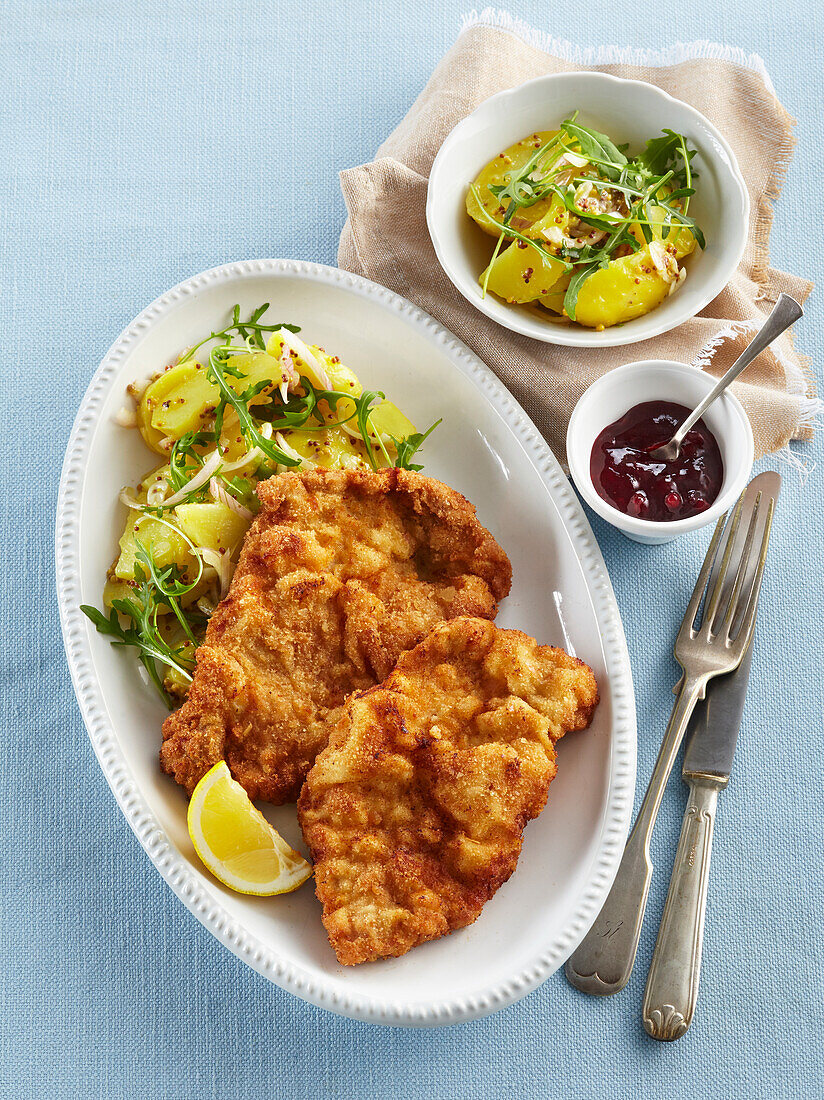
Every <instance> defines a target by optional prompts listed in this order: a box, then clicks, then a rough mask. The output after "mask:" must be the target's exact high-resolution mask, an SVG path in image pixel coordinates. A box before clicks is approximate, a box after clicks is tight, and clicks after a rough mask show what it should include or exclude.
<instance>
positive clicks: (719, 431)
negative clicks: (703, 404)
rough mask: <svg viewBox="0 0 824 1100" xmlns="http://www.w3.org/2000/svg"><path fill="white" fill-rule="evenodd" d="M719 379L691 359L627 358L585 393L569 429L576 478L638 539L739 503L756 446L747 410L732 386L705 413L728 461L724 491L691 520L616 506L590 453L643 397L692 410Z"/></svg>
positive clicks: (603, 511)
mask: <svg viewBox="0 0 824 1100" xmlns="http://www.w3.org/2000/svg"><path fill="white" fill-rule="evenodd" d="M715 382H716V379H715V378H713V377H712V376H711V375H709V374H706V373H705V372H704V371H702V370H698V369H697V368H696V367H689V366H687V364H686V363H674V362H672V361H670V360H667V359H646V360H643V361H642V362H638V363H625V364H624V366H622V367H616V369H615V370H612V371H610V372H609V373H608V374H605V375H603V376H602V377H601V378H599V379H598V381H597V382H593V383H592V385H591V386H590V387H589V389H587V390H585V391H584V393H583V394H582V396H581V398H580V400H579V401H578V404H577V405H576V406H575V409H574V410H573V413H572V417H571V418H570V421H569V428H568V429H567V458H568V461H569V471H570V473H571V474H572V480H573V481H574V482H575V485H576V487H577V489H578V491H579V493H580V494H581V496H582V497H583V498H584V500H585V501H586V502H587V504H588V505H589V506H590V508H592V510H593V511H594V512H597V513H598V515H599V516H601V518H602V519H605V520H606V521H607V522H608V523H611V524H612V525H613V527H617V528H618V530H619V531H621V532H623V534H625V535H627V536H628V537H629V538H631V539H634V540H635V541H636V542H645V543H650V544H656V543H662V542H671V541H672V540H673V539H675V538H678V536H679V535H684V534H686V533H687V532H688V531H696V530H697V529H698V528H699V527H705V526H706V525H707V524H708V523H714V522H715V521H716V520H717V519H718V517H719V516H720V515H721V514H722V512H726V511H727V509H728V508H729V507H730V506H731V505H732V504H734V503H735V500H736V498H737V497H738V496H739V494H740V493H741V492H742V490H743V489H744V486H745V485H746V484H747V481H748V480H749V476H750V471H751V469H752V463H753V456H754V453H755V447H754V443H753V435H752V428H751V427H750V422H749V419H748V417H747V414H746V413H745V412H744V409H743V407H742V405H741V402H740V401H739V400H738V398H737V397H734V396H733V395H732V394H731V393H730V391H729V390H727V391H726V392H725V393H724V394H722V396H721V397H719V398H718V400H717V401H715V402H713V404H712V405H710V407H709V409H707V411H706V413H705V414H704V416H703V417H702V419H703V421H704V423H705V424H706V425H707V427H708V428H709V430H710V431H711V432H712V434H713V435H714V436H715V438H716V440H717V441H718V446H719V449H720V451H721V459H722V461H723V463H724V479H723V481H722V482H721V491H720V492H719V494H718V496H717V497H716V499H715V500H714V501H713V503H712V504H711V505H710V507H709V508H707V509H706V511H704V512H699V513H698V515H695V516H690V517H689V519H675V520H672V521H671V522H659V521H656V520H649V519H637V518H636V517H634V516H628V515H625V513H624V512H620V511H619V510H618V509H617V508H613V506H612V505H611V504H609V503H608V502H607V501H606V500H604V498H603V497H602V496H600V495H599V494H598V492H596V489H595V486H594V485H593V483H592V477H591V476H590V457H591V455H592V445H593V443H594V442H595V439H596V437H597V436H598V435H599V434H600V433H601V432H602V431H603V430H604V428H606V427H607V425H608V424H613V423H614V422H615V421H616V420H619V419H620V418H621V417H622V416H623V415H624V413H626V412H628V411H629V410H630V409H631V408H634V406H635V405H639V404H641V402H642V401H675V402H677V403H678V404H679V405H685V406H686V407H687V408H688V409H694V408H695V406H696V405H697V404H698V402H699V401H701V399H702V398H704V397H706V395H707V394H708V393H709V391H710V390H711V389H712V387H713V386H714V385H715Z"/></svg>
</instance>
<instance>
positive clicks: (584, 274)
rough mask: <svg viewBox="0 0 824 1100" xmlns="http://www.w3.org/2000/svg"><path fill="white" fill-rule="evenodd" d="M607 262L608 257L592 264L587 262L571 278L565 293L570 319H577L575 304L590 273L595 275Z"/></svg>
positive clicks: (565, 306)
mask: <svg viewBox="0 0 824 1100" xmlns="http://www.w3.org/2000/svg"><path fill="white" fill-rule="evenodd" d="M607 263H608V261H607V260H606V259H602V260H596V261H595V262H593V263H590V264H586V265H585V266H584V267H579V268H578V270H577V271H576V272H575V274H574V275H573V276H572V278H571V279H570V281H569V286H568V287H567V289H566V293H565V294H564V309H565V310H566V315H567V317H569V319H570V321H574V320H575V305H576V303H577V301H578V294H579V292H580V290H581V287H582V286H583V285H584V283H585V282H586V281H587V279H588V278H589V277H590V275H594V274H595V272H596V271H598V270H599V269H600V268H602V267H606V266H607Z"/></svg>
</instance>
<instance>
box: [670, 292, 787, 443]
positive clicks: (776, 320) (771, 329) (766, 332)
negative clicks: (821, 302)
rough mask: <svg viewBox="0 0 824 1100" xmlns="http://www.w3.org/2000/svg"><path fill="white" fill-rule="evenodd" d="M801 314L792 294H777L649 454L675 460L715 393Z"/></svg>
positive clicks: (717, 395)
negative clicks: (744, 341) (720, 371)
mask: <svg viewBox="0 0 824 1100" xmlns="http://www.w3.org/2000/svg"><path fill="white" fill-rule="evenodd" d="M803 314H804V310H803V309H802V308H801V306H800V305H799V304H798V302H797V301H796V300H795V298H791V297H790V296H789V294H781V295H779V298H778V301H777V302H776V303H775V305H774V306H773V309H772V313H771V314H770V315H769V317H768V318H767V320H766V321H765V322H764V324H763V325H762V326H761V328H760V329H759V330H758V332H757V333H756V334H755V336H753V338H752V340H751V341H750V342H749V344H748V345H747V346H746V347H745V348H744V350H743V351H742V352H741V354H740V355H739V356H738V358H737V359H736V360H735V362H734V363H733V365H732V366H731V367H730V369H729V370H728V371H727V373H726V374H725V375H724V376H723V378H720V379H719V380H718V382H716V384H715V385H714V386H713V388H712V389H711V390H710V392H709V393H708V394H707V396H706V397H705V398H704V400H703V401H702V402H701V404H700V405H698V406H697V408H696V409H694V410H693V412H691V413H690V415H689V416H688V417H687V419H686V420H685V421H684V423H683V424H682V425H681V427H680V428H679V429H678V431H677V432H676V433H675V435H674V436H673V437H672V439H670V441H669V442H668V443H661V444H660V445H659V446H658V447H653V449H652V450H651V451H650V452H649V455H650V458H656V459H658V460H659V461H660V462H674V461H675V460H676V459H677V458H678V455H679V454H680V452H681V444H682V443H683V441H684V436H685V435H686V434H687V432H688V431H689V430H690V428H691V427H692V426H693V424H695V422H696V421H697V420H700V418H701V417H702V416H703V415H704V413H705V412H706V411H707V409H708V408H709V407H710V405H711V404H712V403H713V401H715V399H716V397H720V396H721V394H722V393H723V392H724V390H725V389H726V388H727V386H729V384H730V382H734V381H735V379H736V378H737V377H738V375H739V374H740V373H741V371H742V370H744V368H745V367H748V366H749V365H750V363H751V362H752V361H753V359H755V357H756V356H757V355H760V354H761V352H762V351H764V349H765V348H767V347H769V345H770V344H771V343H772V342H773V340H775V339H776V338H777V337H779V336H780V335H781V333H782V332H783V331H784V330H785V329H788V328H789V327H790V325H792V324H795V322H796V321H797V320H798V318H799V317H801V316H803Z"/></svg>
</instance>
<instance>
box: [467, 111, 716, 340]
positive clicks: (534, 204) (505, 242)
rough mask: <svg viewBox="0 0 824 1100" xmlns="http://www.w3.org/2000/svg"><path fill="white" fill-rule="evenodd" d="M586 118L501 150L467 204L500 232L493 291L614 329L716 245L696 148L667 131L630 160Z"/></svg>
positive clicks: (486, 275)
mask: <svg viewBox="0 0 824 1100" xmlns="http://www.w3.org/2000/svg"><path fill="white" fill-rule="evenodd" d="M576 117H577V112H576V115H573V116H572V117H571V118H568V119H566V120H565V121H564V122H562V123H561V125H560V127H559V129H557V130H546V131H540V132H537V133H533V134H530V135H528V136H527V137H525V138H523V139H522V140H521V141H519V142H517V143H516V144H515V145H512V146H511V147H510V148H508V149H505V150H504V151H503V152H501V153H499V154H498V155H497V156H496V157H495V158H494V160H492V161H490V162H489V164H487V165H486V167H485V168H483V170H482V171H481V172H480V174H479V175H478V177H477V178H476V179H475V181H474V182H473V183H472V184H471V185H470V187H469V190H468V192H467V196H466V210H467V213H468V214H469V216H470V217H471V218H472V219H473V220H474V221H475V222H476V223H477V224H478V226H479V227H480V228H481V229H482V230H483V231H484V232H485V233H487V234H489V235H490V236H491V237H494V238H495V239H496V241H495V245H494V248H493V249H492V251H491V257H490V262H489V265H488V266H487V267H486V268H485V270H484V271H483V272H482V273H481V275H480V278H479V282H480V285H481V288H482V293H483V294H484V295H486V294H487V293H492V294H495V295H497V296H498V297H500V298H502V299H504V301H506V302H510V303H515V304H523V305H525V306H527V305H528V306H538V307H541V310H542V315H543V316H544V317H545V318H546V319H547V320H550V321H554V322H555V323H559V324H571V323H576V324H579V325H583V326H585V327H587V328H592V329H596V330H598V331H602V330H603V329H605V328H609V327H610V326H612V325H619V324H621V323H623V322H625V321H631V320H633V319H634V318H636V317H640V316H642V315H643V314H645V313H649V312H650V311H651V310H653V309H655V308H656V306H659V305H660V304H661V303H662V302H663V301H664V299H665V298H666V297H667V296H668V295H670V294H673V293H675V292H676V291H677V289H678V288H679V287H680V286H681V284H682V283H683V282H684V279H685V278H686V276H687V269H686V267H685V266H684V260H685V258H686V257H687V256H689V255H690V253H691V252H693V251H694V249H695V247H696V245H697V246H699V247H700V248H703V247H704V238H703V235H702V233H701V230H700V229H699V227H698V226H697V225H696V223H695V221H694V219H692V218H691V217H690V216H689V204H690V198H691V196H692V195H694V194H695V188H694V186H693V184H694V182H695V178H696V173H695V171H694V170H693V168H692V166H691V161H692V159H693V157H694V156H695V150H693V149H690V148H689V147H688V146H687V142H686V140H685V138H684V136H683V135H682V134H677V133H675V132H674V131H672V130H665V131H663V133H662V134H661V136H660V137H657V138H653V139H652V140H651V141H648V142H647V145H646V148H645V149H644V151H643V152H642V153H640V154H639V155H637V156H635V157H634V158H632V159H630V157H629V156H628V155H627V147H626V146H618V145H615V144H614V143H613V142H612V140H611V139H610V138H609V137H607V136H606V135H605V134H601V133H599V132H598V131H597V130H592V129H589V128H587V127H585V126H582V125H580V124H579V123H578V122H577V121H576Z"/></svg>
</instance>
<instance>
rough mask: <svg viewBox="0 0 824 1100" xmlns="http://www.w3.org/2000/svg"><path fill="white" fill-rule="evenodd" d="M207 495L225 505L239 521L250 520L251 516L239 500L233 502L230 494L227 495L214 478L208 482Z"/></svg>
mask: <svg viewBox="0 0 824 1100" xmlns="http://www.w3.org/2000/svg"><path fill="white" fill-rule="evenodd" d="M209 493H210V494H211V496H212V497H214V499H215V500H217V501H220V503H221V504H225V505H226V507H227V508H229V509H231V511H233V512H235V513H236V514H237V515H239V516H240V517H241V519H252V518H253V514H252V512H250V511H249V509H248V508H246V507H244V505H242V504H241V503H240V501H239V500H235V498H234V497H233V496H232V494H231V493H227V492H226V490H225V489H224V488H223V486H222V485H221V484H220V482H219V481H218V479H217V478H216V477H213V478H212V480H211V481H210V482H209Z"/></svg>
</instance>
